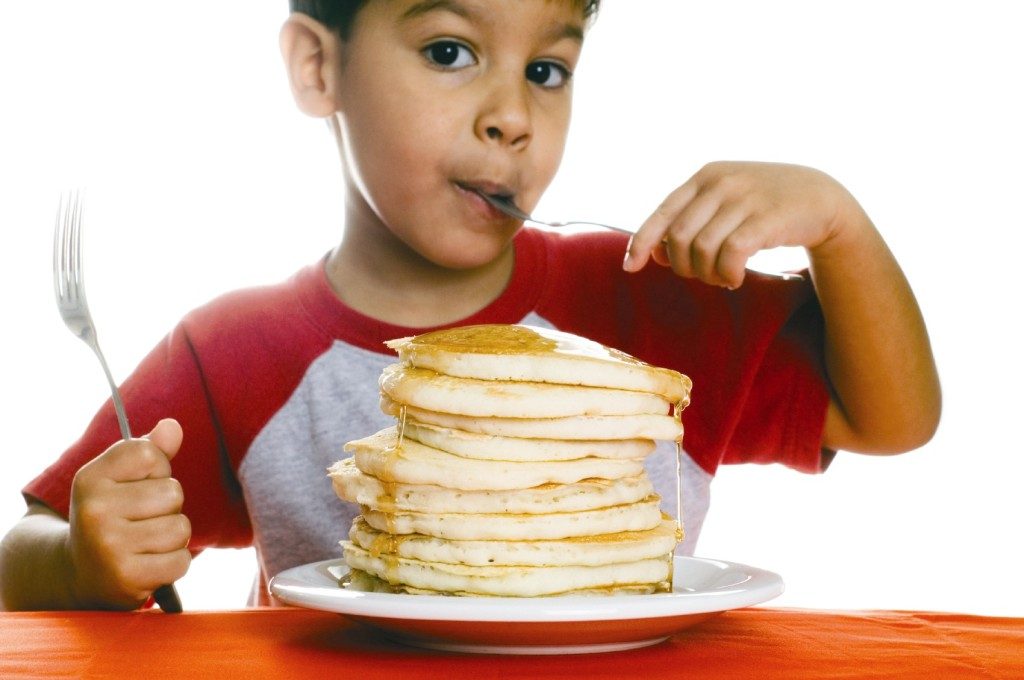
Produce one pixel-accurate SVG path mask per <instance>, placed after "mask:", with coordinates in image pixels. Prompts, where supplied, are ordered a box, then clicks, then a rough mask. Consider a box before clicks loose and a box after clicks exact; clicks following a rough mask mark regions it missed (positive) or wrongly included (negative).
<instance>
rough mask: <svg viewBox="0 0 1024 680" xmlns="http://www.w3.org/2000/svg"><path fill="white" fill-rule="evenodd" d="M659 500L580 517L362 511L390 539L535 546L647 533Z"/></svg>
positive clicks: (655, 523)
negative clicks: (408, 536) (432, 538)
mask: <svg viewBox="0 0 1024 680" xmlns="http://www.w3.org/2000/svg"><path fill="white" fill-rule="evenodd" d="M660 501H661V498H660V497H658V496H657V495H654V496H648V497H647V498H646V499H644V500H643V501H640V502H637V503H629V504H627V505H613V506H611V507H608V508H597V509H595V510H581V511H579V512H551V513H547V514H540V515H538V514H525V513H524V514H513V513H460V512H440V513H426V512H381V511H380V510H374V509H373V508H371V507H369V506H363V507H362V517H363V519H364V520H365V521H366V523H367V524H369V525H370V526H371V527H373V528H374V529H377V530H378V531H385V532H387V533H389V534H425V535H427V536H436V537H438V538H445V539H448V540H452V541H535V540H545V541H546V540H554V539H560V538H570V537H575V536H599V535H601V534H616V533H620V532H623V531H646V530H648V529H653V528H654V527H656V526H658V524H660V523H661V511H660V510H659V509H658V504H659V502H660Z"/></svg>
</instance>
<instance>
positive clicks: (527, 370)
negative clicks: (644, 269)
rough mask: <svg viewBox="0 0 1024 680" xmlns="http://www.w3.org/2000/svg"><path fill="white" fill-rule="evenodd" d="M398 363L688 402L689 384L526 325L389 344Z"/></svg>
mask: <svg viewBox="0 0 1024 680" xmlns="http://www.w3.org/2000/svg"><path fill="white" fill-rule="evenodd" d="M386 344H387V346H388V347H390V348H391V349H393V350H395V351H397V352H398V357H399V359H400V360H401V361H402V362H405V363H408V364H410V365H412V366H415V367H417V368H426V369H430V370H432V371H436V372H438V373H443V374H445V375H449V376H454V377H459V378H476V379H479V380H505V381H525V382H542V383H556V384H562V385H585V386H589V387H608V388H616V389H622V390H633V391H637V392H648V393H651V394H657V395H660V396H662V397H663V398H664V399H666V400H667V401H669V402H671V403H673V404H682V405H683V406H685V405H686V404H687V403H688V402H689V395H690V387H691V382H690V379H689V378H687V377H686V376H685V375H683V374H681V373H679V372H677V371H673V370H670V369H667V368H660V367H657V366H652V365H650V364H648V363H645V362H643V361H640V360H639V359H636V358H634V357H632V356H630V355H628V354H626V353H624V352H620V351H618V350H615V349H611V348H609V347H606V346H604V345H602V344H600V343H597V342H594V341H592V340H587V339H585V338H581V337H579V336H576V335H572V334H570V333H563V332H561V331H556V330H551V329H547V328H539V327H535V326H527V325H522V324H520V325H501V324H492V325H479V326H462V327H459V328H450V329H445V330H440V331H433V332H430V333H424V334H422V335H418V336H415V337H407V338H399V339H397V340H390V341H388V342H387V343H386Z"/></svg>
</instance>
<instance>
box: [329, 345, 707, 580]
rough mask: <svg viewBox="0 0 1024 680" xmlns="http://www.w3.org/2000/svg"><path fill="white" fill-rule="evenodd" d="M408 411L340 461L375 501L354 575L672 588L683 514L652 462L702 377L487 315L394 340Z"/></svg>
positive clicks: (351, 556) (354, 487)
mask: <svg viewBox="0 0 1024 680" xmlns="http://www.w3.org/2000/svg"><path fill="white" fill-rule="evenodd" d="M387 344H388V346H389V347H392V348H393V349H395V350H396V351H397V352H398V355H399V363H396V364H392V365H390V366H387V367H386V368H385V369H384V370H383V372H382V375H381V377H380V380H379V383H378V386H379V388H380V407H381V410H382V411H383V412H384V413H386V414H389V415H392V416H394V417H395V418H396V419H397V420H398V422H397V424H396V425H395V426H392V427H388V428H385V429H383V430H380V431H379V432H377V433H375V434H373V435H370V436H368V437H364V438H362V439H357V440H355V441H350V442H348V443H347V444H346V445H345V450H346V451H349V452H351V453H352V457H351V458H349V459H347V460H342V461H339V462H337V463H335V464H334V465H333V466H331V468H330V470H329V475H330V478H331V483H332V484H333V486H334V490H335V492H336V494H337V495H338V497H339V498H341V499H343V500H347V501H351V502H354V503H358V504H359V506H360V511H361V514H360V516H358V517H357V518H356V519H355V520H354V521H353V523H352V526H351V528H350V531H349V540H346V541H342V542H341V546H342V552H343V554H344V557H345V561H346V562H347V564H348V565H349V568H350V576H351V584H352V586H351V587H356V588H359V589H365V590H373V591H380V592H399V593H422V594H453V595H475V596H503V597H536V596H547V595H559V594H570V593H572V594H583V593H586V594H597V593H600V594H613V593H615V594H617V593H649V592H659V591H664V590H669V589H671V569H672V559H671V557H672V553H673V551H674V549H675V546H676V545H677V543H678V541H679V540H680V538H681V535H682V529H681V525H680V523H678V522H677V521H675V520H673V519H672V518H670V517H668V516H667V515H664V514H663V513H662V512H661V510H660V508H659V504H660V501H661V499H660V497H659V496H658V495H657V494H655V493H654V490H653V486H652V485H651V482H650V480H649V479H648V477H647V474H646V472H645V469H644V459H645V458H646V456H648V455H650V454H651V453H652V452H653V451H654V450H655V440H675V441H679V440H680V439H681V437H682V434H683V428H682V423H681V418H680V412H681V410H682V409H683V408H684V407H685V406H686V405H687V404H688V403H689V392H690V380H689V378H687V377H686V376H683V375H682V374H680V373H678V372H676V371H672V370H669V369H664V368H657V367H654V366H651V365H650V364H646V363H644V362H642V361H639V360H637V359H635V358H633V357H631V356H629V355H627V354H624V353H622V352H618V351H616V350H613V349H610V348H607V347H604V346H603V345H600V344H598V343H594V342H592V341H590V340H586V339H583V338H579V337H577V336H573V335H570V334H567V333H561V332H558V331H549V330H546V329H540V328H532V327H529V326H521V325H520V326H472V327H463V328H455V329H450V330H443V331H437V332H433V333H426V334H423V335H420V336H417V337H414V338H401V339H399V340H394V341H390V342H388V343H387Z"/></svg>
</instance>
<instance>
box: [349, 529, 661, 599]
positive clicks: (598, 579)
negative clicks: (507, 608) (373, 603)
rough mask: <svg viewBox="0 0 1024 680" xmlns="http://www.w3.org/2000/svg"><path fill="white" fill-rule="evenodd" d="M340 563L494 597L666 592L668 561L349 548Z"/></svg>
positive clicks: (417, 584)
mask: <svg viewBox="0 0 1024 680" xmlns="http://www.w3.org/2000/svg"><path fill="white" fill-rule="evenodd" d="M343 553H344V556H345V561H346V562H347V563H348V565H349V566H350V567H352V568H353V569H358V570H360V571H363V572H366V573H368V574H371V575H373V576H376V577H377V578H379V579H382V580H384V581H387V582H388V583H391V584H402V585H403V586H405V587H407V588H417V589H424V590H429V591H433V592H440V593H456V594H472V595H489V596H499V597H539V596H543V595H560V594H566V593H570V592H574V591H580V590H592V589H598V588H600V589H613V588H616V587H631V586H637V585H646V586H649V588H650V589H651V590H656V589H667V587H668V581H669V579H670V576H671V569H672V563H671V560H670V556H669V555H663V556H661V557H657V558H651V559H643V560H635V561H631V562H620V563H616V564H603V565H597V566H580V565H571V566H547V567H523V566H515V567H513V566H486V567H478V566H469V565H465V564H445V563H443V562H423V561H420V560H412V559H408V558H404V557H392V558H387V559H385V558H383V557H374V556H373V555H372V554H370V553H369V552H368V551H366V550H363V549H362V548H360V547H358V546H356V545H354V544H352V543H347V542H346V543H345V544H344V545H343Z"/></svg>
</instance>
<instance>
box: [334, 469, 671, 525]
mask: <svg viewBox="0 0 1024 680" xmlns="http://www.w3.org/2000/svg"><path fill="white" fill-rule="evenodd" d="M328 474H329V475H330V477H331V482H332V484H333V485H334V491H335V493H336V494H337V495H338V497H339V498H341V499H342V500H346V501H350V502H352V503H358V504H359V505H367V506H370V507H373V508H375V509H377V510H381V511H382V512H396V511H401V510H409V511H412V512H427V513H440V512H451V511H452V510H453V509H455V510H458V511H460V512H471V513H474V512H475V513H495V512H511V513H517V514H543V513H548V512H575V511H577V510H593V509H595V508H606V507H609V506H611V505H624V504H626V503H636V502H637V501H641V500H643V499H644V498H647V497H648V496H650V495H651V494H653V493H654V486H653V485H652V484H651V481H650V479H648V477H647V475H644V474H641V475H637V476H635V477H624V478H622V479H593V478H591V479H584V480H581V481H579V482H574V483H571V484H553V483H547V484H541V485H540V486H535V487H531V488H528V489H507V490H482V491H464V490H460V489H448V488H445V487H442V486H436V485H431V484H401V483H397V482H382V481H380V480H379V479H377V478H376V477H371V476H370V475H368V474H366V473H364V472H361V471H360V470H359V468H357V467H356V465H355V460H354V459H352V458H347V459H345V460H342V461H338V462H337V463H335V464H334V465H332V466H331V467H330V469H329V470H328Z"/></svg>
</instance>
